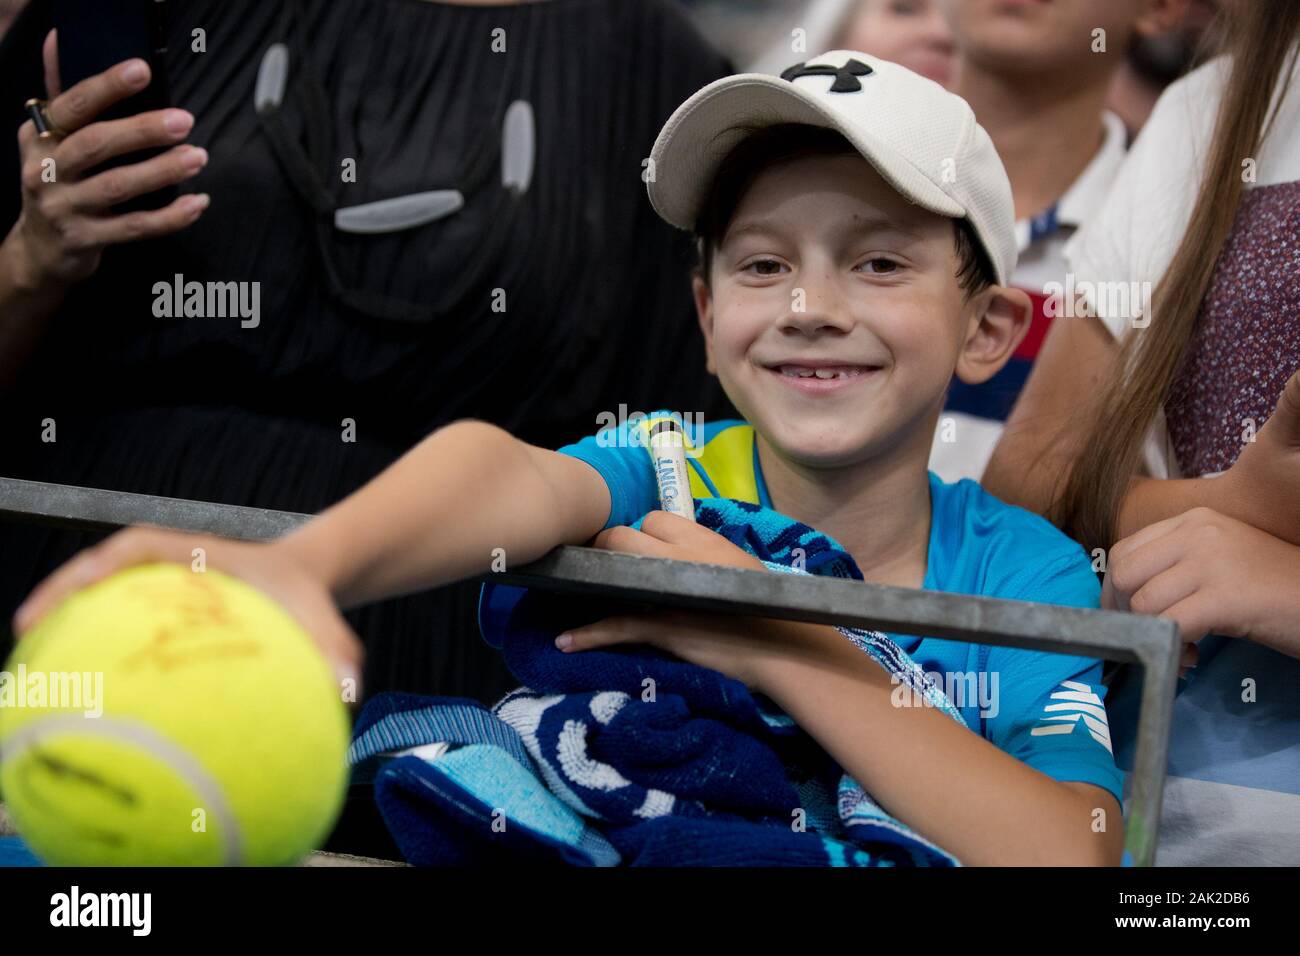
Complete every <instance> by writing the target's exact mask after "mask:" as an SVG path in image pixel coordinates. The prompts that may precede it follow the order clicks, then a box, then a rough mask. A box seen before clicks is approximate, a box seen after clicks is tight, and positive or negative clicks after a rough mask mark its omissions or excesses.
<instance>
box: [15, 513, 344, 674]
mask: <svg viewBox="0 0 1300 956" xmlns="http://www.w3.org/2000/svg"><path fill="white" fill-rule="evenodd" d="M195 549H202V553H203V559H204V566H205V567H207V568H213V569H216V570H219V571H224V572H225V573H227V574H230V575H233V576H234V577H237V578H240V579H242V580H244V581H247V582H248V583H249V584H251V585H252V586H253V587H255V588H257V589H258V590H260V591H262V592H263V593H265V594H266V595H268V596H269V597H271V598H272V599H274V600H275V601H276V602H277V603H278V604H279V605H280V606H281V607H283V608H284V609H285V610H286V611H288V612H289V613H290V614H291V615H292V616H293V617H294V618H295V619H296V620H297V621H298V623H299V624H301V625H302V627H303V628H304V629H305V630H306V631H307V633H308V634H310V635H311V636H312V638H313V639H314V640H315V641H316V643H317V644H318V645H319V646H320V650H321V653H322V654H323V655H324V656H325V659H326V660H327V661H329V662H330V664H331V666H332V667H333V668H334V672H335V674H336V675H337V676H338V678H339V680H340V681H343V680H352V681H354V682H355V681H357V680H359V678H360V673H361V658H362V650H361V641H360V640H359V639H358V638H357V636H356V634H354V633H353V632H352V628H351V627H349V626H348V623H347V621H345V620H344V619H343V615H342V614H340V613H339V610H338V607H337V606H336V605H335V603H334V599H333V597H332V596H331V595H330V592H329V588H328V586H327V585H326V583H325V581H324V580H323V578H322V576H321V575H320V574H318V573H317V572H316V571H315V569H314V568H312V567H310V566H309V565H308V564H307V562H306V561H305V560H303V559H302V558H301V557H300V556H299V555H298V554H297V552H296V551H294V550H293V548H292V547H291V546H290V544H289V543H288V541H287V540H286V539H282V540H280V541H275V542H271V543H266V544H261V543H250V542H244V541H232V540H229V539H227V538H218V537H216V536H214V535H205V534H191V533H188V532H181V531H170V530H166V529H163V528H151V527H145V526H140V527H134V528H127V529H125V530H123V531H119V532H118V533H117V534H115V535H112V536H111V537H109V538H107V539H105V540H104V541H103V542H101V543H100V544H98V545H96V546H95V547H93V548H87V549H86V550H84V551H82V552H81V553H80V554H78V555H76V556H75V557H73V558H72V559H71V560H69V561H68V562H67V563H66V564H64V565H63V566H62V567H60V568H58V569H57V570H56V571H54V572H53V573H52V574H50V576H49V577H47V578H46V579H45V580H44V581H42V582H41V583H40V584H39V585H37V586H36V588H35V589H33V591H32V593H31V594H30V595H28V597H27V600H26V601H24V602H23V605H22V606H21V607H20V608H19V609H18V611H17V612H16V613H15V614H14V625H13V626H14V633H15V634H17V635H18V636H19V637H20V638H21V637H22V636H23V635H24V634H26V632H27V631H28V630H29V629H30V628H32V627H33V626H34V625H35V624H36V623H37V622H38V621H39V620H40V619H41V618H42V617H44V616H45V615H46V614H47V613H49V612H50V611H51V610H53V609H54V608H55V607H56V606H57V605H58V604H60V603H61V602H62V601H64V600H65V599H66V598H68V597H69V596H70V595H72V594H73V593H74V592H76V591H79V590H81V589H82V588H85V587H88V586H89V585H91V584H94V583H95V582H97V581H102V580H103V579H105V578H107V577H109V576H110V575H112V574H115V573H116V572H118V571H121V570H123V569H125V568H129V567H131V566H133V565H137V564H147V563H154V562H159V561H162V562H172V563H175V564H179V565H183V566H185V567H186V568H189V567H191V566H192V563H193V561H194V553H195Z"/></svg>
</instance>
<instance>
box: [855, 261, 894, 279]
mask: <svg viewBox="0 0 1300 956" xmlns="http://www.w3.org/2000/svg"><path fill="white" fill-rule="evenodd" d="M860 268H862V269H864V270H865V271H867V272H869V273H871V274H872V275H877V276H883V275H889V274H890V273H891V272H897V271H898V263H897V262H895V261H894V260H893V259H868V260H867V261H866V262H864V263H862V266H861V267H860Z"/></svg>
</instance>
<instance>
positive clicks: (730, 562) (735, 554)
mask: <svg viewBox="0 0 1300 956" xmlns="http://www.w3.org/2000/svg"><path fill="white" fill-rule="evenodd" d="M592 545H593V547H597V548H604V549H605V550H606V551H626V552H628V553H629V554H644V555H649V556H650V557H653V558H672V559H675V560H677V561H698V562H699V563H701V564H722V565H726V566H727V567H732V568H751V569H754V570H757V571H766V570H767V568H766V567H764V565H763V562H762V561H760V560H758V558H756V557H754V556H753V555H752V554H750V553H749V552H748V551H746V550H744V549H743V548H739V547H737V546H736V545H734V544H732V543H731V542H730V541H728V540H727V539H726V538H724V537H723V536H722V535H720V534H718V533H717V532H716V531H710V530H709V529H708V528H706V527H704V526H703V525H700V524H696V523H695V522H694V521H688V520H687V519H686V518H683V517H682V516H681V515H675V514H672V513H670V512H667V511H652V512H650V513H649V514H648V515H646V516H645V518H643V519H642V521H641V530H640V531H637V530H636V529H635V528H629V527H627V526H626V525H619V526H618V527H615V528H607V529H606V530H604V531H602V532H601V533H600V534H598V535H596V537H595V539H594V540H593V541H592Z"/></svg>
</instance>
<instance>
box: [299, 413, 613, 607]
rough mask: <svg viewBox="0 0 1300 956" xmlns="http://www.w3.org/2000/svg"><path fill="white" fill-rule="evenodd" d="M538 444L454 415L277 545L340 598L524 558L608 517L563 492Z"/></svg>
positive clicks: (364, 598) (366, 596) (428, 583)
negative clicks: (543, 464)
mask: <svg viewBox="0 0 1300 956" xmlns="http://www.w3.org/2000/svg"><path fill="white" fill-rule="evenodd" d="M535 451H536V449H530V448H529V446H527V445H526V444H524V443H523V442H520V441H518V440H517V439H515V438H513V437H512V436H511V435H510V434H509V433H507V432H505V431H504V430H502V429H500V428H497V427H496V426H494V425H490V424H488V423H486V422H481V421H473V420H465V421H458V422H454V423H452V424H450V425H447V426H445V427H443V428H441V429H439V430H438V431H436V432H434V433H433V434H432V435H430V436H429V437H428V438H426V439H425V440H424V441H422V442H421V443H420V444H419V445H417V446H415V448H413V449H411V450H410V451H409V452H407V453H406V454H405V455H404V456H403V457H402V458H400V459H399V460H398V461H397V462H395V463H394V464H393V465H391V466H390V467H389V468H387V469H386V470H385V471H384V472H383V473H382V474H380V475H379V476H378V477H376V478H375V479H374V480H372V481H371V482H370V483H369V484H367V485H366V486H365V487H363V488H361V489H360V490H358V491H357V492H355V493H353V494H352V495H350V496H349V497H347V498H345V499H344V500H343V501H341V502H339V503H338V504H337V505H334V506H333V507H331V508H330V509H328V510H327V511H325V512H323V513H322V514H321V515H320V516H319V517H317V518H315V519H313V520H312V521H310V522H309V523H308V524H306V525H304V526H303V527H302V528H300V529H298V530H297V531H295V532H293V533H292V534H290V535H289V536H287V537H286V538H284V539H282V540H281V541H280V542H279V543H278V546H280V547H283V548H285V549H287V550H289V551H290V552H292V554H293V556H294V558H295V560H297V561H299V562H300V563H301V564H303V565H305V566H306V567H308V568H309V569H310V570H312V571H313V572H314V573H315V574H316V575H317V577H319V578H320V580H322V581H323V582H324V583H325V584H326V586H327V587H328V588H329V589H330V592H331V593H332V594H333V595H334V598H335V600H336V601H337V602H338V603H339V604H340V605H341V606H343V607H349V606H354V605H358V604H364V603H368V602H371V601H376V600H381V599H383V598H386V597H392V596H395V595H399V594H406V593H411V592H414V591H419V590H427V589H429V588H433V587H437V586H439V585H442V584H447V583H450V582H453V581H458V580H462V579H464V578H468V577H472V576H475V575H478V574H482V573H483V572H485V571H488V570H490V569H491V568H492V566H493V562H494V559H496V558H498V557H499V558H500V559H501V560H503V561H505V562H506V564H507V566H514V565H519V564H526V563H527V562H529V561H532V560H534V559H536V558H539V557H541V556H542V555H543V554H545V553H546V552H548V551H550V550H551V549H552V548H554V547H555V546H556V545H558V544H561V543H564V542H566V541H569V542H570V543H573V542H574V541H575V540H576V539H582V540H585V538H586V537H590V535H591V534H594V533H595V532H596V531H597V530H599V529H600V527H601V525H602V522H603V518H604V516H603V514H598V513H597V512H599V511H600V508H601V503H600V502H599V501H590V497H591V496H588V502H589V503H588V504H587V505H585V506H584V505H583V504H582V503H581V501H579V500H576V499H577V498H578V497H580V496H573V495H561V494H559V493H558V492H557V489H556V488H555V486H554V482H553V480H552V479H551V478H549V477H548V476H547V475H546V474H545V473H544V472H542V471H541V470H540V469H539V468H538V467H537V465H536V463H535V459H534V457H533V452H535ZM584 509H585V510H584ZM606 510H607V508H606ZM587 512H590V513H587ZM588 527H590V530H586V531H585V533H584V530H579V529H587V528H588ZM497 549H500V550H497Z"/></svg>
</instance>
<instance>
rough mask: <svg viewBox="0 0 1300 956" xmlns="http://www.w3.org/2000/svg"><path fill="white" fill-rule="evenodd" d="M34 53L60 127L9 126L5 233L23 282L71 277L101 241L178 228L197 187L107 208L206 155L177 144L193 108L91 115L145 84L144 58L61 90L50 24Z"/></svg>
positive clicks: (177, 178) (87, 269)
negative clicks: (15, 171) (14, 203)
mask: <svg viewBox="0 0 1300 956" xmlns="http://www.w3.org/2000/svg"><path fill="white" fill-rule="evenodd" d="M43 52H44V57H45V87H46V95H47V98H48V99H49V105H48V106H47V107H46V112H47V113H48V114H49V117H50V119H51V120H52V121H53V122H54V123H55V125H56V126H58V127H59V128H60V129H62V130H63V131H64V132H65V133H66V135H65V136H63V137H57V136H56V137H53V138H50V139H41V138H40V137H39V136H38V135H37V133H36V126H35V124H34V123H33V122H32V121H31V120H27V121H26V122H25V123H23V124H22V126H20V127H19V128H18V150H19V155H20V158H21V165H22V211H21V212H20V213H19V216H18V221H17V222H16V223H15V224H14V229H13V232H12V233H11V234H10V236H11V239H12V240H13V241H14V243H15V247H14V248H15V255H17V263H16V264H17V267H18V274H19V276H20V280H21V282H22V283H23V285H24V286H26V287H29V288H32V289H43V288H50V287H54V286H66V285H70V284H72V283H74V282H79V281H81V280H82V279H85V278H86V277H88V276H89V275H91V273H93V272H94V271H95V269H96V268H98V266H99V260H100V256H101V254H102V252H103V250H104V247H105V246H109V245H113V244H115V243H120V242H133V241H135V240H138V239H148V238H152V237H155V236H163V235H167V234H168V233H172V232H175V231H176V230H178V229H183V228H184V227H186V226H188V225H190V224H191V223H192V222H194V221H195V220H196V219H198V217H199V216H200V215H201V214H202V212H203V210H204V209H206V208H207V205H208V197H207V196H205V195H187V196H181V197H179V198H177V199H175V200H173V201H172V202H171V204H169V205H168V206H166V207H164V208H162V209H157V210H149V211H140V212H127V213H120V214H114V213H113V212H112V209H111V207H113V206H115V205H117V204H119V203H122V202H125V201H126V200H128V199H133V198H135V197H137V196H142V195H144V194H145V193H150V192H153V191H154V190H156V189H161V188H163V187H164V186H171V185H174V184H176V183H179V182H182V181H184V180H186V179H189V178H190V177H192V176H194V175H195V174H197V173H198V172H199V170H201V169H202V168H203V167H204V165H205V164H206V163H207V160H208V154H207V153H206V152H205V151H204V150H202V149H199V148H198V147H195V146H188V145H183V144H182V141H183V140H184V139H185V137H186V136H188V135H189V132H190V129H191V128H192V127H193V126H194V117H193V116H192V115H190V114H189V113H187V112H185V111H184V110H179V109H166V110H155V111H152V112H147V113H140V114H138V115H136V116H130V117H127V118H125V119H117V120H108V121H104V122H95V118H96V117H97V116H99V115H100V114H101V113H102V112H104V110H105V109H107V108H108V107H109V106H112V105H113V104H114V103H117V102H118V101H120V100H124V99H126V98H128V97H130V96H133V95H135V94H136V93H139V92H140V91H141V90H143V89H144V88H145V87H146V86H148V85H149V65H148V64H147V63H146V62H145V61H144V60H138V59H137V60H127V61H126V62H124V63H119V64H118V65H117V66H115V67H113V68H112V69H109V70H105V71H104V72H103V73H99V74H96V75H95V76H92V77H89V78H88V79H85V80H83V81H81V82H80V83H78V84H77V85H76V86H74V87H72V88H71V89H69V90H67V91H63V90H61V88H60V81H59V63H58V45H57V42H56V36H55V32H54V31H53V30H51V31H50V34H49V35H48V36H47V37H46V38H45V46H44V50H43ZM160 146H171V147H172V148H171V149H169V150H168V151H167V152H165V153H162V154H161V155H159V156H155V157H153V158H151V159H147V160H144V161H143V162H139V163H132V164H130V165H127V166H119V167H117V168H114V169H109V170H105V171H103V172H101V173H98V174H96V175H93V176H89V177H87V176H86V173H87V171H88V170H90V169H93V168H94V167H97V166H99V165H100V164H101V163H103V162H104V161H105V160H109V159H112V158H114V157H117V156H122V155H125V154H128V153H134V152H136V151H137V150H142V149H148V148H150V147H160Z"/></svg>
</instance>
